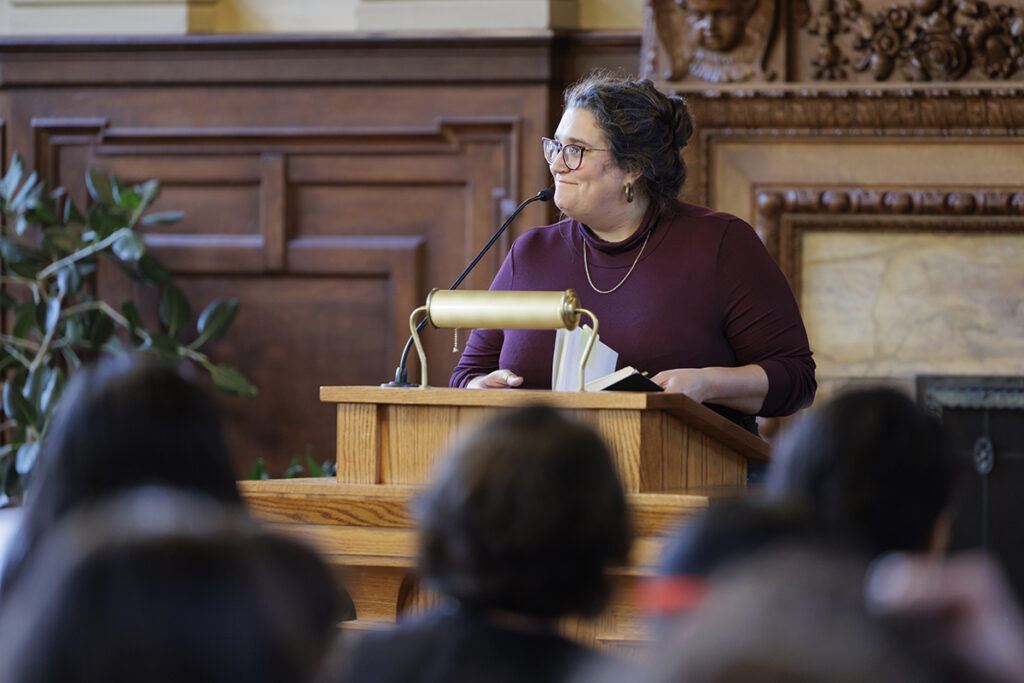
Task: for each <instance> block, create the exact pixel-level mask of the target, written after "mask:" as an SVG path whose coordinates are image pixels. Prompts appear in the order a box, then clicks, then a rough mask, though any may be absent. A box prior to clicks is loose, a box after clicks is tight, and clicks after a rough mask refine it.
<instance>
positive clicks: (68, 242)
mask: <svg viewBox="0 0 1024 683" xmlns="http://www.w3.org/2000/svg"><path fill="white" fill-rule="evenodd" d="M41 246H42V247H43V250H44V251H46V252H47V253H48V254H51V255H53V256H55V257H57V258H59V257H60V256H63V255H65V254H71V253H74V252H76V251H78V250H79V249H81V248H82V246H83V245H82V238H81V236H80V235H79V234H78V233H77V232H75V231H73V230H65V229H60V228H50V229H49V230H46V231H45V232H44V233H43V240H42V245H41Z"/></svg>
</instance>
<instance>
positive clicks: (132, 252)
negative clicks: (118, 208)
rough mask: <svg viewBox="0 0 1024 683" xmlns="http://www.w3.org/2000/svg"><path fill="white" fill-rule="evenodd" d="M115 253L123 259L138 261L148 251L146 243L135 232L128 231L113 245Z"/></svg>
mask: <svg viewBox="0 0 1024 683" xmlns="http://www.w3.org/2000/svg"><path fill="white" fill-rule="evenodd" d="M113 250H114V255H115V256H117V258H119V259H121V260H122V261H138V260H139V259H140V258H142V255H143V254H145V253H146V243H145V242H144V241H143V240H142V237H140V236H139V235H137V234H136V233H134V232H126V233H125V234H124V235H122V236H121V237H119V238H118V239H117V241H115V242H114V245H113Z"/></svg>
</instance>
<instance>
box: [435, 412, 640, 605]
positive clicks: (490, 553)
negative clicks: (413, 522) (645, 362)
mask: <svg viewBox="0 0 1024 683" xmlns="http://www.w3.org/2000/svg"><path fill="white" fill-rule="evenodd" d="M420 510H421V514H420V516H421V538H420V573H421V575H422V576H423V578H424V579H425V581H426V582H427V583H428V584H429V585H431V586H432V587H434V588H435V589H437V590H438V591H439V592H441V593H442V594H445V595H448V596H450V597H453V598H456V599H457V600H459V601H460V602H461V603H462V604H463V605H466V606H467V607H471V608H480V609H485V610H503V611H512V612H516V613H520V614H526V615H531V616H536V617H544V618H553V617H558V616H562V615H564V614H570V613H578V614H584V615H589V614H595V613H596V612H598V611H600V609H601V608H602V607H603V606H604V604H605V603H606V601H607V599H608V595H609V592H610V585H609V578H608V577H607V576H606V569H607V568H608V566H609V565H612V564H618V563H623V562H625V560H626V556H627V553H628V551H629V547H630V542H631V532H630V526H629V521H628V517H627V511H626V502H625V496H624V495H623V491H622V485H621V483H620V481H619V478H618V476H617V474H616V470H615V465H614V463H613V462H612V458H611V455H610V454H609V452H608V449H607V447H606V446H605V445H604V443H603V442H602V440H601V438H600V437H599V436H598V435H597V433H596V432H595V431H594V430H593V429H591V428H590V427H588V426H586V425H584V424H582V423H580V422H576V421H574V420H570V419H568V418H566V417H564V416H562V415H561V414H559V413H558V412H556V411H555V410H553V409H551V408H546V407H540V406H537V407H528V408H520V409H515V410H511V411H508V412H507V413H503V414H502V415H501V416H500V417H498V418H496V419H494V420H492V421H490V422H488V423H486V424H485V425H483V426H482V427H481V428H479V429H478V430H476V431H475V432H473V433H471V434H470V435H468V436H467V437H465V438H463V439H462V440H460V441H459V442H458V443H457V445H456V446H455V447H454V449H453V451H452V452H451V453H450V454H449V457H448V459H447V460H446V461H445V462H444V464H443V465H442V468H441V470H440V472H439V476H438V478H437V480H436V481H435V482H434V484H433V485H432V486H431V487H430V489H429V490H428V492H427V493H426V495H425V496H424V498H423V499H422V500H421V505H420Z"/></svg>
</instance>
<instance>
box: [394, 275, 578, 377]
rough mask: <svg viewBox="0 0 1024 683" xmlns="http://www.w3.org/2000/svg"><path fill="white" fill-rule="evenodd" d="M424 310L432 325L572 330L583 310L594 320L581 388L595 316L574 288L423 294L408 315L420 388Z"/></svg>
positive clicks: (423, 361)
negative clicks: (420, 325)
mask: <svg viewBox="0 0 1024 683" xmlns="http://www.w3.org/2000/svg"><path fill="white" fill-rule="evenodd" d="M421 313H425V314H426V318H427V320H428V321H430V323H431V324H432V325H433V326H434V327H447V328H452V327H454V328H467V329H469V328H481V329H502V330H512V329H515V330H556V329H559V328H565V329H567V330H574V329H576V326H577V325H579V322H580V314H581V313H586V314H587V315H588V316H590V320H591V322H592V323H593V324H594V333H593V334H592V335H590V338H589V339H588V340H587V344H586V346H585V347H584V348H583V356H582V357H581V358H580V388H579V390H580V391H583V368H584V367H586V364H587V358H589V357H590V350H591V349H592V348H593V347H594V340H595V339H597V317H596V316H595V315H594V314H593V313H592V312H590V311H588V310H587V309H585V308H581V307H580V298H579V296H578V295H577V294H576V292H575V290H572V289H567V290H565V291H564V292H506V291H495V292H492V291H489V290H457V289H435V290H433V291H431V292H430V294H428V295H427V303H426V305H424V306H420V307H419V308H417V309H416V310H415V311H413V312H412V315H410V316H409V329H410V330H411V331H412V338H413V341H414V342H415V343H416V353H417V354H419V357H420V388H421V389H426V388H427V357H426V354H425V353H424V352H423V345H422V344H421V343H420V335H419V332H418V331H417V329H416V326H417V324H418V321H417V319H416V318H417V316H419V315H420V314H421Z"/></svg>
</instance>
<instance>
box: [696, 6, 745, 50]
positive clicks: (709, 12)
mask: <svg viewBox="0 0 1024 683" xmlns="http://www.w3.org/2000/svg"><path fill="white" fill-rule="evenodd" d="M754 4H755V2H753V1H752V0H688V2H687V6H688V7H689V10H690V12H691V13H692V17H693V28H694V31H695V32H696V35H697V38H698V40H699V41H700V44H701V47H704V48H706V49H708V50H714V51H715V52H728V51H729V50H732V49H733V48H734V47H736V46H737V45H739V43H740V41H741V40H742V39H743V33H744V31H745V30H746V27H747V20H748V19H749V18H750V10H751V9H752V7H753V5H754Z"/></svg>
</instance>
